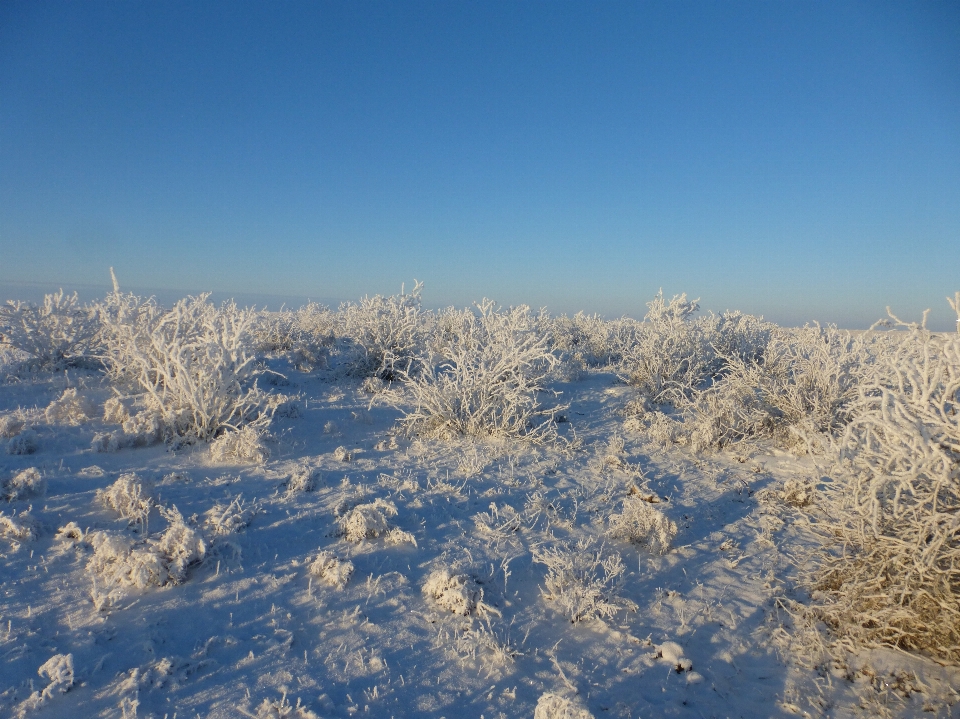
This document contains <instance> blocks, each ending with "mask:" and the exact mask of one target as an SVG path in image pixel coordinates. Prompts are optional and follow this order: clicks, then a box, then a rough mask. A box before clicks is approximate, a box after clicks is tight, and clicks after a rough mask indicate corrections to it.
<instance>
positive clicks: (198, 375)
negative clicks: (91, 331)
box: [101, 292, 270, 440]
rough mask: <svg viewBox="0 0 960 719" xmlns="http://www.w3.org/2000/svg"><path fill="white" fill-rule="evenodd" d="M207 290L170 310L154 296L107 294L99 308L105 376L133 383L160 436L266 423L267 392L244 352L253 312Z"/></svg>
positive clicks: (208, 433) (201, 434)
mask: <svg viewBox="0 0 960 719" xmlns="http://www.w3.org/2000/svg"><path fill="white" fill-rule="evenodd" d="M208 297H209V295H207V294H202V295H200V296H198V297H188V298H186V299H183V300H180V301H179V302H177V303H176V304H175V305H174V306H173V307H172V308H171V309H170V310H169V311H165V310H162V309H161V308H160V307H158V306H157V305H156V303H155V302H154V301H153V300H145V301H144V300H141V299H140V298H138V297H135V296H133V295H121V294H120V293H119V292H114V293H112V294H111V295H110V296H108V298H107V301H106V302H105V303H104V306H103V308H102V311H101V318H102V321H103V323H104V331H103V343H104V347H105V353H106V354H105V358H106V360H107V366H108V370H109V372H110V374H111V376H112V377H113V378H114V380H115V381H117V382H123V383H127V384H130V385H133V386H134V387H136V388H138V389H139V390H140V391H141V392H143V394H144V403H145V404H146V406H147V409H148V410H150V411H152V412H154V413H156V415H157V416H158V417H159V419H160V422H161V425H162V429H163V432H164V435H165V436H166V437H168V438H169V437H173V436H180V437H185V438H195V439H200V440H208V439H212V438H213V437H215V436H216V435H218V434H219V433H221V432H222V431H223V430H224V429H239V428H240V427H242V426H244V425H249V424H252V425H256V426H266V425H267V424H269V422H270V410H269V403H268V401H267V398H266V394H265V393H264V392H263V391H261V390H260V389H259V387H257V383H256V376H257V375H258V374H259V373H260V370H259V368H258V366H257V365H256V363H255V356H254V354H253V352H252V351H251V350H250V331H251V328H252V326H253V324H254V322H255V319H256V312H254V311H253V310H250V309H244V310H241V309H239V308H238V307H237V306H236V304H234V303H225V304H223V305H221V306H220V307H216V306H214V305H213V304H212V303H210V302H209V301H208Z"/></svg>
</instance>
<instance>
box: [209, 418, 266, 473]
mask: <svg viewBox="0 0 960 719" xmlns="http://www.w3.org/2000/svg"><path fill="white" fill-rule="evenodd" d="M264 436H265V432H264V430H262V429H260V428H258V427H252V426H250V425H247V426H246V427H241V428H240V429H239V430H227V431H225V432H224V433H223V434H221V435H220V436H219V437H217V438H216V439H215V440H213V442H211V443H210V457H211V459H213V461H214V462H253V463H254V464H263V463H264V462H266V461H267V459H268V458H269V457H270V450H269V449H268V448H267V445H266V443H265V442H264Z"/></svg>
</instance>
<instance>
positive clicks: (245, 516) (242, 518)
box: [203, 495, 260, 536]
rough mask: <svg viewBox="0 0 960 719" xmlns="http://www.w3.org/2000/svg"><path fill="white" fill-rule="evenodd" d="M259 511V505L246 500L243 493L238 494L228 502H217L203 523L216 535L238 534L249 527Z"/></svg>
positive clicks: (205, 515)
mask: <svg viewBox="0 0 960 719" xmlns="http://www.w3.org/2000/svg"><path fill="white" fill-rule="evenodd" d="M259 511H260V507H259V506H258V505H256V504H252V503H247V502H244V500H243V495H238V496H236V497H234V498H233V500H232V501H230V502H229V503H228V504H224V503H223V502H217V503H216V504H215V505H214V506H213V507H211V508H210V509H208V510H207V511H206V513H205V514H204V521H203V524H204V526H205V527H206V528H207V530H208V531H209V532H211V533H212V534H214V535H218V536H226V535H230V534H236V533H237V532H239V531H241V530H243V529H245V528H246V527H248V526H249V525H250V522H252V521H253V518H254V517H255V516H257V513H258V512H259Z"/></svg>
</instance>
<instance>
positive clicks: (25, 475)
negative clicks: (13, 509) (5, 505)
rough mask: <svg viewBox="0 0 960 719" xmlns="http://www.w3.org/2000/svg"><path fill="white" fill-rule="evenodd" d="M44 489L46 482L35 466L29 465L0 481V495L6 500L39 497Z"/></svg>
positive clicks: (13, 500)
mask: <svg viewBox="0 0 960 719" xmlns="http://www.w3.org/2000/svg"><path fill="white" fill-rule="evenodd" d="M46 491H47V483H46V481H45V480H44V479H43V477H41V476H40V472H39V470H38V469H37V468H36V467H29V468H27V469H25V470H23V471H22V472H19V473H17V474H16V475H14V476H13V477H10V478H9V479H5V480H3V481H2V482H0V497H3V499H6V500H7V501H8V502H16V501H17V500H19V499H27V498H28V497H41V496H43V494H44V493H45V492H46Z"/></svg>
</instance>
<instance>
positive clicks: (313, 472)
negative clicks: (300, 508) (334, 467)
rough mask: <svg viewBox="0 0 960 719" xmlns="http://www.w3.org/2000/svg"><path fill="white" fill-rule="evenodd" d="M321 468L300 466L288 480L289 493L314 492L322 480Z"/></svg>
mask: <svg viewBox="0 0 960 719" xmlns="http://www.w3.org/2000/svg"><path fill="white" fill-rule="evenodd" d="M320 476H321V475H320V470H319V469H318V468H316V467H313V468H311V467H306V466H303V465H301V466H299V467H297V468H296V469H294V470H293V472H292V473H291V474H290V479H288V480H287V482H286V490H287V494H288V495H291V494H298V493H300V492H312V491H313V490H314V489H316V488H317V484H319V482H320Z"/></svg>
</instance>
